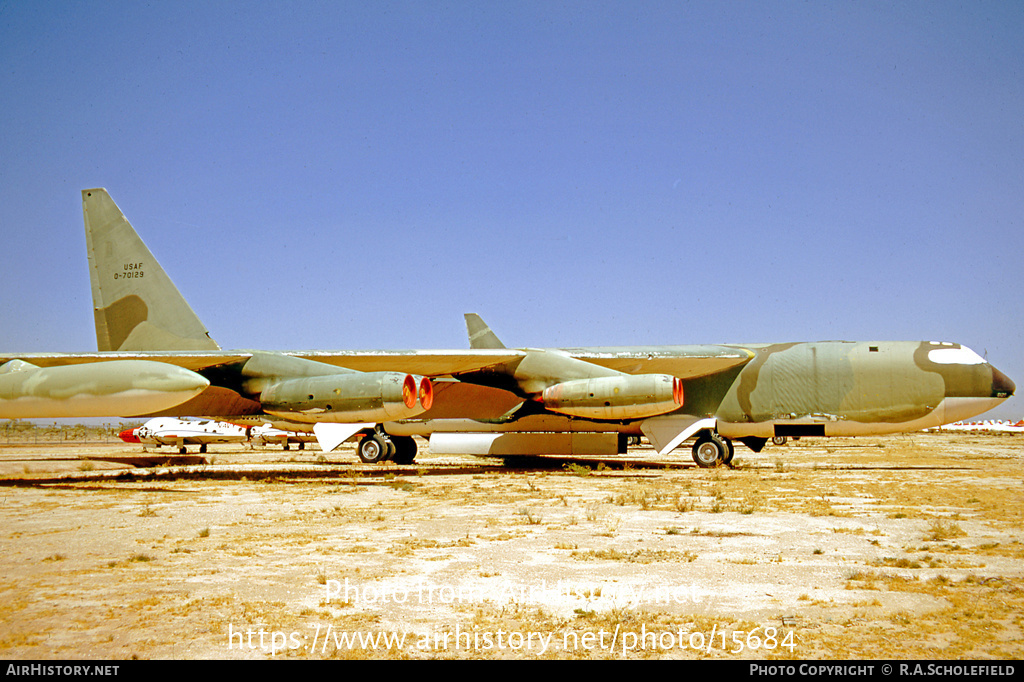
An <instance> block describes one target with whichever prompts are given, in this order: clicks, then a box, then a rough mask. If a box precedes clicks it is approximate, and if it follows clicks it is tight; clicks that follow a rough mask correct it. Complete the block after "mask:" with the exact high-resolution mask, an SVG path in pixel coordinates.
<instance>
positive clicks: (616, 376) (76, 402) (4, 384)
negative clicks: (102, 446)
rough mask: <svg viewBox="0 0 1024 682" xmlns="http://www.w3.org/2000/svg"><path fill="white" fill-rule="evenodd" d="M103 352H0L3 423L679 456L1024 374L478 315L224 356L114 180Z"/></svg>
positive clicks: (907, 426)
mask: <svg viewBox="0 0 1024 682" xmlns="http://www.w3.org/2000/svg"><path fill="white" fill-rule="evenodd" d="M82 207H83V212H84V217H85V232H86V242H87V247H88V255H89V273H90V280H91V285H92V295H93V306H94V312H95V320H96V337H97V343H98V352H88V353H7V354H2V353H0V363H2V364H0V418H61V417H122V418H125V417H144V416H145V417H151V416H185V415H192V416H197V417H198V416H202V417H207V418H216V419H225V420H229V421H232V422H234V423H237V424H245V423H251V424H258V423H259V424H262V423H265V422H273V423H275V425H280V426H281V428H286V429H289V430H306V431H309V430H312V431H313V432H314V434H315V436H316V438H317V440H318V441H319V443H320V445H321V447H322V448H323V450H324V451H330V450H333V449H334V448H335V447H337V446H338V445H339V444H340V443H342V442H344V441H346V440H349V439H351V438H358V439H359V443H358V450H357V451H358V454H359V456H360V458H361V459H362V460H363V461H364V462H379V461H382V460H387V459H390V460H393V461H395V462H398V463H409V462H412V461H413V458H414V457H415V455H416V444H415V441H414V439H413V438H412V436H416V435H418V436H422V437H428V438H429V442H430V449H431V451H432V452H438V453H466V454H475V455H498V456H512V455H543V454H588V455H592V454H597V455H609V454H615V453H620V452H625V445H626V440H627V438H628V437H630V436H640V435H643V436H646V437H647V438H648V439H649V440H650V442H651V443H652V445H653V446H654V447H655V449H657V450H658V452H659V453H661V454H665V453H668V452H669V451H671V450H673V449H675V448H676V447H678V446H679V445H680V444H681V443H683V442H684V441H686V440H688V439H690V438H694V437H695V444H694V445H693V447H692V452H693V459H694V461H695V462H696V463H697V465H699V466H701V467H711V466H716V465H718V464H721V463H728V462H729V461H730V460H731V459H732V457H733V452H734V445H733V443H734V442H739V443H742V444H743V445H745V446H747V447H748V448H750V449H752V450H754V451H760V450H761V448H763V447H764V445H765V443H766V442H767V440H768V439H769V438H775V437H787V436H789V437H794V436H861V435H868V434H886V433H897V432H906V431H916V430H919V429H924V428H929V427H936V426H940V425H942V424H946V423H950V422H955V421H959V420H963V419H968V418H970V417H973V416H975V415H978V414H981V413H982V412H985V411H987V410H989V409H991V408H993V407H995V406H997V405H999V404H1000V403H1001V402H1003V401H1004V400H1006V399H1007V398H1009V397H1010V396H1011V395H1013V392H1014V390H1015V386H1014V384H1013V382H1012V381H1011V380H1010V379H1009V378H1008V377H1006V375H1004V374H1003V373H1002V372H1000V371H999V370H998V369H996V368H995V367H993V366H992V365H990V364H989V363H988V362H986V361H985V360H984V359H983V358H982V357H981V356H979V355H978V354H977V353H975V352H974V351H972V350H970V349H969V348H966V347H964V346H961V345H959V344H955V343H948V342H930V341H923V342H905V341H873V342H849V341H821V342H812V343H773V344H752V345H732V344H726V345H689V346H646V347H643V346H642V347H612V348H561V349H540V348H519V349H513V348H507V347H506V346H505V345H504V344H503V343H502V342H501V341H500V340H499V339H498V337H497V336H496V335H495V334H494V332H493V331H492V330H491V329H490V328H489V327H488V326H487V325H486V324H485V323H484V322H483V320H482V319H481V318H480V317H479V316H478V315H475V314H469V315H466V325H467V331H468V333H469V339H470V344H469V345H470V348H469V349H468V350H394V351H378V350H375V351H288V352H271V351H225V350H222V349H221V348H220V346H219V345H217V343H216V342H214V340H213V339H212V338H211V337H210V335H209V333H208V331H207V329H206V326H205V325H203V323H202V322H201V321H200V320H199V318H198V317H197V316H196V314H195V313H194V311H193V310H192V309H191V307H189V305H188V303H186V301H185V300H184V298H182V296H181V294H180V293H179V291H178V289H177V287H175V285H174V284H173V282H172V281H171V280H170V278H169V277H168V276H167V274H166V273H165V272H164V270H163V268H161V267H160V265H159V263H157V261H156V259H155V258H154V257H153V255H152V254H151V253H150V251H149V249H148V248H147V247H146V246H145V244H144V243H143V242H142V240H141V239H140V238H139V236H138V234H137V233H136V232H135V230H134V228H133V227H132V226H131V225H130V224H129V223H128V221H127V220H126V219H125V217H124V215H123V214H122V212H121V210H120V209H119V208H118V207H117V205H116V204H115V203H114V201H113V200H112V199H111V198H110V196H109V195H108V193H107V191H106V190H104V189H87V190H84V191H83V192H82Z"/></svg>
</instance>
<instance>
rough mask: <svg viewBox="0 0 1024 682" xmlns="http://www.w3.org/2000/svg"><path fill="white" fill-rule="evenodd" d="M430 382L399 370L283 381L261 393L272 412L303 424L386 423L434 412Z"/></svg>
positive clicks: (268, 411) (261, 399) (262, 398)
mask: <svg viewBox="0 0 1024 682" xmlns="http://www.w3.org/2000/svg"><path fill="white" fill-rule="evenodd" d="M433 402H434V387H433V384H431V383H430V379H427V378H425V377H414V376H413V375H411V374H402V373H401V372H356V373H352V374H327V375H324V376H315V377H302V378H295V379H285V380H283V381H277V382H274V383H272V384H270V385H269V386H268V387H267V388H265V389H264V390H263V393H262V394H261V395H260V403H261V404H262V405H263V409H264V411H266V412H267V413H268V414H273V415H277V416H280V417H284V418H287V419H290V420H294V421H300V422H336V423H356V422H385V421H393V420H396V419H409V418H412V417H415V416H417V415H420V414H422V413H424V412H426V411H427V410H429V409H430V406H431V405H432V404H433Z"/></svg>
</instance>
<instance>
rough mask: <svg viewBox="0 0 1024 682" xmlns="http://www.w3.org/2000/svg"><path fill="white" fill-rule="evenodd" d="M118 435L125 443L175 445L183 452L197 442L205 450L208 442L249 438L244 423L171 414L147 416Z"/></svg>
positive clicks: (227, 441)
mask: <svg viewBox="0 0 1024 682" xmlns="http://www.w3.org/2000/svg"><path fill="white" fill-rule="evenodd" d="M117 435H118V438H120V439H121V440H123V441H124V442H125V443H141V444H142V445H144V446H155V447H160V446H161V445H170V446H172V447H176V448H178V451H179V452H180V453H181V454H183V455H184V454H185V453H186V452H188V450H187V449H186V447H185V446H186V445H198V446H199V452H206V446H207V445H211V444H220V443H245V442H246V441H248V440H249V434H248V433H247V432H246V428H245V427H244V426H238V425H236V424H229V423H227V422H220V421H215V420H213V419H176V418H173V417H159V418H156V419H150V420H149V421H147V422H146V423H145V424H143V425H142V426H138V427H136V428H134V429H125V430H124V431H122V432H121V433H119V434H117Z"/></svg>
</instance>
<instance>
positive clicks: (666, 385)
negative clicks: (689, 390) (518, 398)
mask: <svg viewBox="0 0 1024 682" xmlns="http://www.w3.org/2000/svg"><path fill="white" fill-rule="evenodd" d="M540 402H542V403H543V404H544V407H546V408H547V409H549V410H551V411H552V412H559V413H561V414H568V415H572V416H574V417H587V418H590V419H642V418H644V417H652V416H654V415H658V414H664V413H666V412H671V411H672V410H675V409H677V408H679V407H680V406H681V405H682V404H683V382H682V381H681V380H680V379H679V378H677V377H674V376H671V375H668V374H624V375H622V376H614V377H596V378H593V379H576V380H573V381H563V382H562V383H560V384H555V385H554V386H549V387H548V388H546V389H544V392H543V393H542V394H541V396H540Z"/></svg>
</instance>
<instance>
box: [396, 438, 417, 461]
mask: <svg viewBox="0 0 1024 682" xmlns="http://www.w3.org/2000/svg"><path fill="white" fill-rule="evenodd" d="M391 442H392V443H394V444H395V454H394V456H393V457H392V458H391V459H392V461H393V462H394V463H395V464H412V462H413V460H414V459H416V441H415V440H414V439H413V437H412V436H391Z"/></svg>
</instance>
